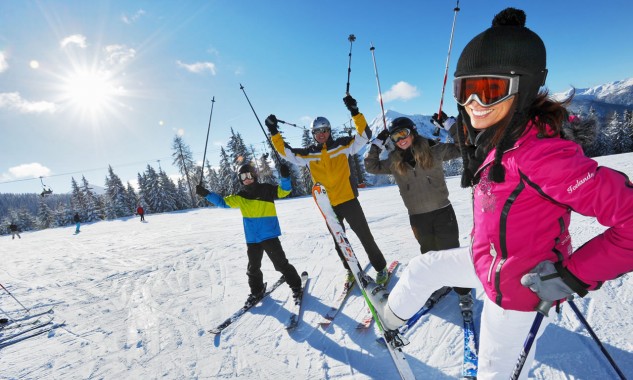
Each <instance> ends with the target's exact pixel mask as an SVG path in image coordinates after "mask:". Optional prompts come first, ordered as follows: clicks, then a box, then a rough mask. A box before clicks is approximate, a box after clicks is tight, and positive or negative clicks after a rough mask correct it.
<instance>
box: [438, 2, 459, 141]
mask: <svg viewBox="0 0 633 380" xmlns="http://www.w3.org/2000/svg"><path fill="white" fill-rule="evenodd" d="M453 11H455V13H454V14H453V27H452V28H451V39H450V41H449V43H448V55H447V56H446V69H445V70H444V84H443V85H442V96H441V97H440V110H439V111H437V117H438V118H439V117H441V115H442V106H443V105H444V90H445V89H446V79H447V78H448V63H449V62H450V60H451V50H452V49H453V34H454V32H455V21H456V20H457V12H459V0H457V5H456V6H455V8H454V9H453ZM439 135H440V127H438V126H436V127H435V130H434V131H433V136H439Z"/></svg>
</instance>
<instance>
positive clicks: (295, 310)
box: [286, 272, 308, 330]
mask: <svg viewBox="0 0 633 380" xmlns="http://www.w3.org/2000/svg"><path fill="white" fill-rule="evenodd" d="M307 283H308V272H303V273H301V298H299V300H297V301H296V303H294V304H293V305H292V306H291V313H290V318H289V319H288V322H287V323H286V330H292V329H294V328H295V327H297V325H298V324H299V317H301V304H302V303H303V294H304V293H305V291H306V284H307Z"/></svg>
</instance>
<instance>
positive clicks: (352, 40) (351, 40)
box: [345, 34, 356, 95]
mask: <svg viewBox="0 0 633 380" xmlns="http://www.w3.org/2000/svg"><path fill="white" fill-rule="evenodd" d="M347 40H348V41H349V63H348V64H347V89H346V90H345V93H346V94H347V95H349V76H350V74H351V73H352V44H353V43H354V41H356V36H354V35H353V34H350V35H349V37H347Z"/></svg>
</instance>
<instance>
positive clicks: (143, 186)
mask: <svg viewBox="0 0 633 380" xmlns="http://www.w3.org/2000/svg"><path fill="white" fill-rule="evenodd" d="M147 167H149V164H148V165H147ZM136 181H137V182H138V204H140V205H144V206H143V208H145V213H150V212H155V210H153V209H152V207H151V205H150V204H149V202H147V194H149V190H148V188H147V183H146V182H147V181H146V180H145V173H143V174H141V173H137V178H136ZM135 209H136V207H135Z"/></svg>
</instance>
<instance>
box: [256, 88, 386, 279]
mask: <svg viewBox="0 0 633 380" xmlns="http://www.w3.org/2000/svg"><path fill="white" fill-rule="evenodd" d="M343 101H344V103H345V105H346V106H347V109H349V111H350V112H351V114H352V119H353V120H354V125H355V126H356V132H357V133H356V135H355V136H345V137H339V138H337V139H333V138H332V134H331V132H332V127H331V125H330V122H329V121H328V120H327V119H326V118H324V117H322V116H319V117H317V118H316V119H314V121H313V122H312V136H313V137H314V140H315V141H316V144H313V145H310V146H309V147H307V148H302V149H295V148H292V147H291V146H290V145H288V144H286V143H285V142H284V140H283V137H281V134H280V133H279V129H278V125H277V118H276V117H275V115H270V116H268V117H267V118H266V126H267V127H268V130H269V131H270V135H271V138H272V142H273V146H274V147H275V150H277V152H279V154H280V155H281V156H282V157H283V158H284V159H285V160H286V161H288V162H290V163H293V164H296V165H300V166H307V167H308V169H309V170H310V174H311V175H312V180H313V181H314V182H315V183H316V182H320V183H321V184H322V185H323V186H325V188H326V189H327V194H328V197H329V199H330V203H331V204H332V208H333V209H334V212H335V213H336V216H337V217H338V219H339V220H340V221H341V224H343V221H344V220H346V221H347V223H348V224H349V226H350V227H351V229H352V230H353V231H354V233H356V235H357V236H358V239H359V240H360V242H361V244H362V245H363V248H365V252H367V256H368V257H369V261H370V262H371V264H372V266H373V267H374V269H375V270H376V272H377V274H376V282H377V283H385V282H386V281H387V276H388V275H387V262H386V261H385V257H384V256H383V254H382V252H381V251H380V248H378V245H376V242H375V240H374V237H373V235H372V234H371V231H370V230H369V225H368V224H367V219H366V218H365V214H364V212H363V209H362V208H361V206H360V203H359V202H358V198H357V197H358V189H357V188H356V186H355V184H353V183H352V181H351V180H350V167H349V160H348V158H349V156H350V155H353V154H356V153H358V151H359V150H360V149H361V148H362V147H363V146H365V144H367V142H368V141H369V138H370V137H371V130H370V129H369V127H368V126H367V121H366V120H365V116H363V114H362V113H360V112H359V111H358V106H357V103H356V100H355V99H354V98H352V96H351V95H347V96H346V97H345V98H343ZM343 228H345V227H344V226H343ZM334 243H335V246H336V252H337V253H338V255H339V257H340V259H341V261H342V262H343V266H344V267H345V269H347V275H348V278H347V279H348V282H352V281H354V276H353V275H352V273H351V271H350V270H349V266H348V264H347V261H346V260H345V256H344V255H343V252H341V249H340V248H339V247H338V244H336V239H334Z"/></svg>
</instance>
